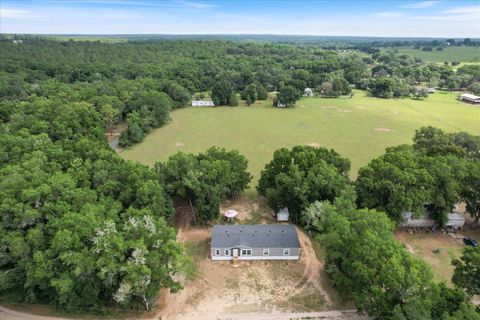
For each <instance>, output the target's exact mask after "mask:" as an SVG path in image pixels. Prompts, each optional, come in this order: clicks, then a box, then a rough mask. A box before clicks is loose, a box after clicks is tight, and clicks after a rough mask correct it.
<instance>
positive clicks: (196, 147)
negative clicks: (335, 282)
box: [121, 91, 480, 187]
mask: <svg viewBox="0 0 480 320" xmlns="http://www.w3.org/2000/svg"><path fill="white" fill-rule="evenodd" d="M456 96H457V93H447V92H437V93H435V94H433V95H430V96H429V97H428V98H427V99H425V100H423V101H422V100H413V99H395V100H393V99H391V100H385V99H379V98H374V97H369V96H367V95H366V93H365V92H363V91H355V95H354V97H353V98H351V99H350V98H339V99H327V98H303V99H302V100H300V101H298V102H297V105H296V107H295V108H292V109H279V108H274V107H272V105H271V102H270V101H257V102H255V104H254V105H252V106H250V107H247V106H243V105H242V106H239V107H214V108H209V107H195V108H193V107H189V108H185V109H179V110H175V111H174V112H172V113H171V117H172V120H171V122H170V123H169V124H167V125H165V126H164V127H162V128H159V129H156V130H154V131H152V132H151V133H149V134H148V135H147V137H146V138H145V140H144V141H143V142H142V143H140V144H137V145H134V146H133V147H132V148H130V149H127V150H123V151H122V152H121V156H122V157H124V158H125V159H129V160H133V161H138V162H140V163H143V164H146V165H150V166H153V164H154V163H155V162H157V161H165V160H167V159H168V157H169V156H171V155H172V154H174V153H176V152H178V151H183V152H193V153H197V152H200V151H204V150H205V149H207V148H209V147H211V146H219V147H225V148H227V149H237V150H239V151H240V152H241V153H242V154H244V155H245V156H246V157H247V158H248V160H249V170H250V172H251V173H252V174H253V175H254V181H252V183H251V186H252V187H254V186H255V185H256V181H257V179H258V177H259V174H260V171H261V170H262V169H263V168H264V166H265V164H266V163H267V162H269V161H270V160H271V159H272V155H273V152H274V151H275V150H276V149H278V148H280V147H287V148H290V147H292V146H295V145H298V144H310V145H314V146H324V147H327V148H334V149H335V150H337V151H338V152H339V153H340V154H342V155H343V156H344V157H347V158H349V159H350V160H351V161H352V171H351V176H352V178H355V177H356V174H357V171H358V169H359V168H360V167H361V166H363V165H365V164H367V163H368V162H369V161H370V160H371V159H372V158H374V157H376V156H379V155H380V154H382V153H383V152H384V150H385V148H386V147H389V146H395V145H399V144H402V143H410V142H411V139H412V136H413V134H414V132H415V130H416V129H418V128H420V127H422V126H428V125H431V126H436V127H439V128H442V129H444V130H445V131H447V132H453V131H466V132H469V133H471V134H476V135H479V134H480V124H479V123H480V107H478V106H472V105H469V104H465V103H462V102H460V101H457V100H456Z"/></svg>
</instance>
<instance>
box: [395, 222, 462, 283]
mask: <svg viewBox="0 0 480 320" xmlns="http://www.w3.org/2000/svg"><path fill="white" fill-rule="evenodd" d="M395 237H396V238H397V240H399V241H400V242H402V243H403V244H404V245H405V247H406V249H407V250H408V251H409V252H410V253H411V254H413V255H416V256H418V257H421V258H423V259H424V260H425V261H426V262H427V263H428V264H429V265H430V266H431V267H432V270H433V273H434V275H435V278H436V279H437V280H440V281H446V282H447V283H450V282H451V278H452V275H453V266H452V264H451V260H452V259H455V258H458V257H459V256H460V255H461V253H462V250H463V248H464V245H463V243H462V239H463V233H456V234H453V235H450V234H446V233H442V232H435V233H431V232H424V231H417V232H409V231H408V230H405V229H400V230H397V231H396V232H395Z"/></svg>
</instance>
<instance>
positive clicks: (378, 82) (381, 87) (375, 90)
mask: <svg viewBox="0 0 480 320" xmlns="http://www.w3.org/2000/svg"><path fill="white" fill-rule="evenodd" d="M369 86H370V90H371V92H372V95H373V96H374V97H379V98H387V99H388V98H392V97H393V80H392V79H391V78H387V77H379V78H376V79H374V80H373V81H370V85H369Z"/></svg>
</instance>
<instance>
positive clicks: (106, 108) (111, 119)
mask: <svg viewBox="0 0 480 320" xmlns="http://www.w3.org/2000/svg"><path fill="white" fill-rule="evenodd" d="M100 113H101V114H102V118H103V121H104V123H105V126H106V127H107V130H108V131H109V132H110V135H112V130H113V126H114V125H115V124H116V123H117V122H118V117H119V112H118V110H117V109H114V108H113V107H112V105H111V104H104V105H103V106H102V107H101V108H100Z"/></svg>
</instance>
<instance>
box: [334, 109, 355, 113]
mask: <svg viewBox="0 0 480 320" xmlns="http://www.w3.org/2000/svg"><path fill="white" fill-rule="evenodd" d="M337 111H338V112H347V113H349V112H352V110H347V109H337Z"/></svg>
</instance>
